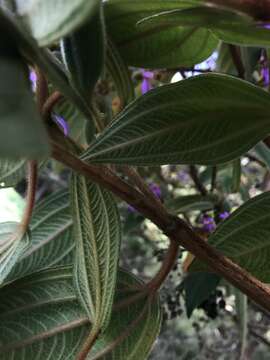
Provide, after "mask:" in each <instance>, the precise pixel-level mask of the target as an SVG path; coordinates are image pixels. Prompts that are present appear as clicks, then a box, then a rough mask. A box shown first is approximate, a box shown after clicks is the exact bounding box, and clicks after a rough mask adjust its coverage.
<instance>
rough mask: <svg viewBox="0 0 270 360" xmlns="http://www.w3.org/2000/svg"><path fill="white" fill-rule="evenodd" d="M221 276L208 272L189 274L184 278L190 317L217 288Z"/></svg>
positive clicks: (187, 308)
mask: <svg viewBox="0 0 270 360" xmlns="http://www.w3.org/2000/svg"><path fill="white" fill-rule="evenodd" d="M219 281H220V276H219V275H216V274H211V273H207V272H198V273H192V274H188V275H187V277H186V278H185V280H184V289H185V303H186V310H187V316H188V317H190V316H191V315H192V313H193V311H194V310H195V309H196V307H198V306H199V305H201V303H202V302H203V301H205V300H206V299H208V298H209V296H210V295H211V294H212V292H213V291H214V290H215V289H216V287H217V285H218V283H219Z"/></svg>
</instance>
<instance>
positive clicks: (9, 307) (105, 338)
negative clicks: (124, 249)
mask: <svg viewBox="0 0 270 360" xmlns="http://www.w3.org/2000/svg"><path fill="white" fill-rule="evenodd" d="M141 285H142V283H141V282H140V281H138V279H136V278H135V277H134V276H131V275H130V274H128V273H126V272H123V271H120V272H119V276H118V287H117V291H116V300H115V306H116V309H115V311H114V312H113V316H112V320H111V326H110V327H109V328H108V329H107V330H106V331H105V333H104V334H102V335H100V337H99V339H98V341H97V343H96V344H95V346H94V348H93V352H91V353H90V354H89V356H88V359H97V358H98V359H103V360H105V359H106V360H108V359H117V360H137V359H140V360H144V359H146V358H147V355H148V354H149V351H150V350H151V347H152V345H153V342H154V341H155V339H156V337H157V335H158V332H159V328H160V321H161V316H160V306H159V302H158V301H157V300H153V301H152V302H151V303H150V302H147V301H146V300H145V299H143V298H141V299H140V300H137V301H136V302H134V303H130V304H128V303H127V304H126V305H125V306H123V299H124V300H125V299H127V297H128V296H132V294H134V292H132V291H131V289H129V288H132V287H133V288H134V287H135V286H141ZM120 304H122V306H121V305H120ZM119 305H120V307H119ZM117 306H118V308H117ZM144 309H146V310H144ZM89 329H90V324H89V319H88V317H87V315H86V313H85V312H84V311H83V310H82V308H80V306H79V305H78V303H77V301H76V297H75V294H74V290H73V286H72V272H71V268H62V267H60V268H57V269H51V270H47V271H44V272H41V273H37V274H33V275H32V276H29V277H25V278H23V279H21V280H17V281H16V282H14V283H13V284H11V285H9V286H6V287H5V288H3V289H1V291H0V353H1V360H11V359H12V360H50V359H54V360H66V359H69V360H74V359H75V358H76V354H77V352H78V351H79V348H80V346H81V344H82V342H83V340H84V337H85V336H86V334H87V333H88V332H89ZM128 329H130V330H132V331H130V332H128ZM103 349H107V350H108V349H109V351H108V352H107V353H106V355H105V354H104V355H102V354H101V351H102V350H103ZM99 355H100V356H99Z"/></svg>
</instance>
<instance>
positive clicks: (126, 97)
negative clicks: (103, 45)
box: [105, 39, 135, 107]
mask: <svg viewBox="0 0 270 360" xmlns="http://www.w3.org/2000/svg"><path fill="white" fill-rule="evenodd" d="M105 65H106V69H107V71H108V73H109V75H110V76H111V78H112V79H113V81H114V84H115V87H116V91H117V92H118V95H119V97H120V100H121V102H122V106H123V107H125V106H126V105H127V104H128V103H130V101H131V100H133V99H134V97H135V94H134V86H133V83H132V80H131V76H130V72H129V70H128V67H127V65H126V63H125V61H124V60H123V58H122V56H121V55H120V53H119V51H118V49H117V47H116V46H115V45H114V43H113V42H112V41H111V40H110V39H108V41H107V56H106V64H105Z"/></svg>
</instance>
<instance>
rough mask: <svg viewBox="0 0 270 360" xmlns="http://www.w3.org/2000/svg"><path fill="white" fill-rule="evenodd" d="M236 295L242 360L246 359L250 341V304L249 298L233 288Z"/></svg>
mask: <svg viewBox="0 0 270 360" xmlns="http://www.w3.org/2000/svg"><path fill="white" fill-rule="evenodd" d="M233 290H234V294H235V308H236V316H237V320H238V326H239V332H240V342H241V349H240V360H243V359H245V350H246V346H247V341H248V338H247V337H248V302H247V300H248V299H247V296H246V295H245V294H243V293H242V292H241V291H240V290H238V289H237V288H233Z"/></svg>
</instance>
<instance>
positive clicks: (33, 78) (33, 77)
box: [29, 70, 37, 91]
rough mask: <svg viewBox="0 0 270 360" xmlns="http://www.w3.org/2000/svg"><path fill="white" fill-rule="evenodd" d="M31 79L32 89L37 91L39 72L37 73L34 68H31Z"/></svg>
mask: <svg viewBox="0 0 270 360" xmlns="http://www.w3.org/2000/svg"><path fill="white" fill-rule="evenodd" d="M29 79H30V82H31V87H32V90H33V91H36V87H37V74H36V73H35V71H34V70H31V71H30V74H29Z"/></svg>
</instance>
